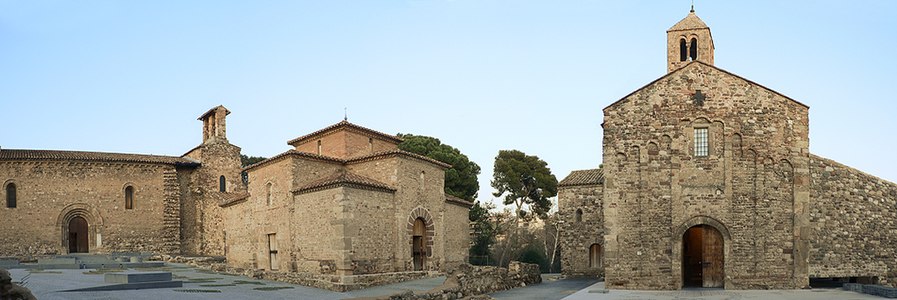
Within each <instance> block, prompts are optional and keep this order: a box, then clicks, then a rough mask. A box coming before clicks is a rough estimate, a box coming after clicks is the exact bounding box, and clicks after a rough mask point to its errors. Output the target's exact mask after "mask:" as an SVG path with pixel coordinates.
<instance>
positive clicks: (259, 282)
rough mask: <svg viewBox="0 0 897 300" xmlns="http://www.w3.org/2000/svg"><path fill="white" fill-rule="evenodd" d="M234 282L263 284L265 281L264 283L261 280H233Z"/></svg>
mask: <svg viewBox="0 0 897 300" xmlns="http://www.w3.org/2000/svg"><path fill="white" fill-rule="evenodd" d="M234 284H254V285H265V283H264V282H261V281H248V280H234Z"/></svg>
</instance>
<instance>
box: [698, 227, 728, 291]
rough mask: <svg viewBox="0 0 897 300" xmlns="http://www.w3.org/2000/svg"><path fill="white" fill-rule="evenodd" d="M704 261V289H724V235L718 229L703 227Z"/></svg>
mask: <svg viewBox="0 0 897 300" xmlns="http://www.w3.org/2000/svg"><path fill="white" fill-rule="evenodd" d="M703 227H704V230H703V231H704V241H703V248H704V249H703V251H702V252H703V253H702V254H703V259H702V262H703V263H702V265H703V268H702V269H703V270H702V272H701V273H702V276H703V279H704V280H703V281H704V284H703V286H704V287H711V288H718V287H723V283H724V278H725V274H724V268H723V267H724V265H723V264H724V259H723V235H722V234H720V232H719V231H718V230H716V228H713V227H710V226H707V225H703Z"/></svg>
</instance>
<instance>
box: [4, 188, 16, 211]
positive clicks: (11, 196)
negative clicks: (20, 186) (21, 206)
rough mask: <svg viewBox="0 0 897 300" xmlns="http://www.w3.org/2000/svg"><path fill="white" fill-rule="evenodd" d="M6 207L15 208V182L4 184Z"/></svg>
mask: <svg viewBox="0 0 897 300" xmlns="http://www.w3.org/2000/svg"><path fill="white" fill-rule="evenodd" d="M6 207H9V208H16V184H15V183H10V184H7V185H6Z"/></svg>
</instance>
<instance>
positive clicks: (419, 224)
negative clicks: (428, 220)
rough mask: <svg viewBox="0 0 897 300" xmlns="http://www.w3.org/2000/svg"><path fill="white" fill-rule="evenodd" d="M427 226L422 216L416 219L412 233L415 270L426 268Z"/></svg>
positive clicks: (412, 255) (412, 254)
mask: <svg viewBox="0 0 897 300" xmlns="http://www.w3.org/2000/svg"><path fill="white" fill-rule="evenodd" d="M426 242H427V226H426V225H425V223H424V220H423V219H421V218H417V219H414V229H413V230H412V235H411V257H412V261H413V264H414V270H415V271H421V270H423V269H424V264H425V263H426V260H427V244H426Z"/></svg>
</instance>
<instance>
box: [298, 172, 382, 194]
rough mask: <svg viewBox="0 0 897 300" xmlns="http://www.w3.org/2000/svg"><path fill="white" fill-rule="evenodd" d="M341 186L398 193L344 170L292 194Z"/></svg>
mask: <svg viewBox="0 0 897 300" xmlns="http://www.w3.org/2000/svg"><path fill="white" fill-rule="evenodd" d="M340 186H349V187H355V188H363V189H370V190H375V191H383V192H390V193H392V192H395V191H396V189H395V188H393V187H390V186H389V185H387V184H385V183H382V182H379V181H377V180H374V179H371V178H367V177H364V176H361V175H358V174H353V173H349V172H346V171H345V170H343V171H340V172H337V173H335V174H332V175H330V176H327V177H324V178H322V179H319V180H316V181H313V182H311V183H309V184H306V185H304V186H301V187H299V188H296V189H294V190H293V191H292V192H293V193H297V194H304V193H310V192H316V191H320V190H324V189H328V188H332V187H340Z"/></svg>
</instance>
